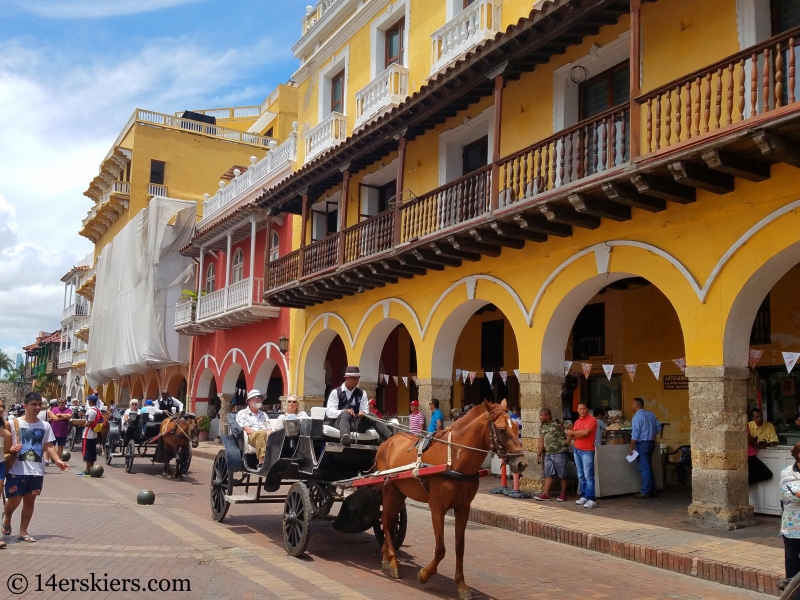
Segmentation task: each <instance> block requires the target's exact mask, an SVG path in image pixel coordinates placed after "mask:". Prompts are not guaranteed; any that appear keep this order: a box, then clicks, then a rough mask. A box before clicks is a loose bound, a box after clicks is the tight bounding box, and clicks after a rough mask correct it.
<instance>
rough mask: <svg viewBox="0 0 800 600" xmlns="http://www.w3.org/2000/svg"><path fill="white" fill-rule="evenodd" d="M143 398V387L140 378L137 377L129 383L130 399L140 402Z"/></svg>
mask: <svg viewBox="0 0 800 600" xmlns="http://www.w3.org/2000/svg"><path fill="white" fill-rule="evenodd" d="M143 396H144V385H143V384H142V380H141V378H139V377H137V378H135V379H134V380H133V381H132V382H131V398H136V399H137V400H142V399H143V398H142V397H143Z"/></svg>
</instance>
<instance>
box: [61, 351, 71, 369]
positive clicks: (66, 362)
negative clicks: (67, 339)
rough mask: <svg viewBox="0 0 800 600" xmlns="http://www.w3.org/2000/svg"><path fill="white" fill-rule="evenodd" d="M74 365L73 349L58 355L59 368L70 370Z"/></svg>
mask: <svg viewBox="0 0 800 600" xmlns="http://www.w3.org/2000/svg"><path fill="white" fill-rule="evenodd" d="M70 365H72V348H67V349H66V350H62V351H61V352H59V353H58V368H59V369H68V368H69V367H70Z"/></svg>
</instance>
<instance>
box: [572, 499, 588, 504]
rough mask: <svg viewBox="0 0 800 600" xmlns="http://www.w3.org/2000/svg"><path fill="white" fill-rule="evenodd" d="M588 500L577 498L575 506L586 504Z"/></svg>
mask: <svg viewBox="0 0 800 600" xmlns="http://www.w3.org/2000/svg"><path fill="white" fill-rule="evenodd" d="M587 502H588V500H587V499H586V498H578V499H577V500H575V504H586V503H587Z"/></svg>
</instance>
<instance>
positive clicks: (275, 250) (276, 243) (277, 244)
mask: <svg viewBox="0 0 800 600" xmlns="http://www.w3.org/2000/svg"><path fill="white" fill-rule="evenodd" d="M280 255H281V239H280V237H279V236H278V232H277V231H273V232H272V234H271V235H270V236H269V261H270V262H272V261H273V260H278V258H279V257H280Z"/></svg>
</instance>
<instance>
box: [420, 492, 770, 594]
mask: <svg viewBox="0 0 800 600" xmlns="http://www.w3.org/2000/svg"><path fill="white" fill-rule="evenodd" d="M407 502H408V503H409V505H412V506H415V507H417V508H423V509H425V510H429V508H428V505H427V504H422V503H419V502H414V501H411V500H407ZM469 520H470V521H471V522H473V523H478V524H480V525H488V526H490V527H497V528H498V529H505V530H506V531H513V532H516V533H521V534H523V535H529V536H533V537H538V538H542V539H545V540H550V541H553V542H559V543H561V544H568V545H570V546H576V547H578V548H583V549H585V550H593V551H595V552H601V553H603V554H610V555H612V556H614V557H616V558H622V559H625V560H631V561H634V562H637V563H640V564H643V565H648V566H651V567H656V568H659V569H665V570H667V571H673V572H675V573H681V574H682V575H689V576H690V577H697V578H699V579H704V580H706V581H711V582H714V583H720V584H722V585H729V586H732V587H738V588H742V589H745V590H751V591H753V592H760V593H762V594H769V595H771V596H780V592H779V591H778V587H777V584H778V582H779V581H780V580H781V579H783V576H782V575H777V574H775V573H768V572H765V571H761V570H758V569H748V568H744V567H741V566H739V565H732V564H729V563H724V562H720V561H715V560H712V559H708V558H700V557H697V556H689V555H686V554H679V553H677V552H670V551H668V550H659V549H657V548H651V547H648V546H642V545H638V544H630V543H627V542H621V541H618V540H615V539H613V538H611V537H608V536H603V535H597V534H593V533H586V532H585V531H578V530H575V529H570V528H567V527H558V526H555V525H549V524H548V523H545V522H542V521H537V520H534V519H525V518H522V517H514V516H512V515H507V514H502V513H497V512H493V511H488V510H484V509H482V508H471V509H470V511H469Z"/></svg>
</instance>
